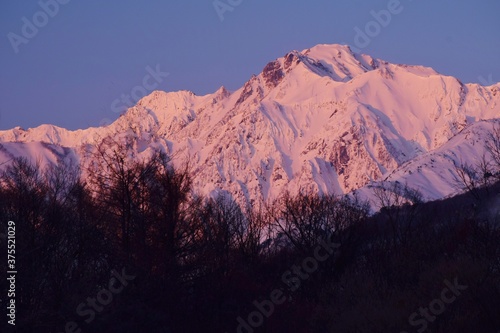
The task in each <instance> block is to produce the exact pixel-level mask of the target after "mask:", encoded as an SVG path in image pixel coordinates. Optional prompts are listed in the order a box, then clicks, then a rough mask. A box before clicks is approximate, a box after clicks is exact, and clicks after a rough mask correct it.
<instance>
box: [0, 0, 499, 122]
mask: <svg viewBox="0 0 500 333" xmlns="http://www.w3.org/2000/svg"><path fill="white" fill-rule="evenodd" d="M49 1H55V0H42V2H49ZM60 1H61V2H67V1H69V2H68V3H67V4H61V5H60V6H59V7H60V8H59V11H58V12H57V13H56V14H55V15H53V16H54V17H50V16H49V15H46V17H47V18H48V20H46V22H44V15H43V14H39V12H40V11H41V10H42V9H41V6H40V4H39V2H38V0H23V1H15V0H3V1H2V2H1V3H0V35H1V42H0V129H8V128H12V127H14V126H21V127H23V128H28V127H35V126H38V125H40V124H44V123H50V124H55V125H58V126H62V127H66V128H70V129H77V128H86V127H89V126H97V125H99V124H100V123H104V122H106V121H109V120H114V119H116V118H117V117H118V115H119V114H118V113H116V112H113V108H112V107H111V105H112V103H113V102H114V101H115V100H116V99H117V98H120V96H121V95H122V94H129V93H130V92H131V91H132V89H133V88H134V87H136V86H142V85H143V79H144V78H145V77H146V76H147V75H148V70H147V69H146V68H147V67H148V66H149V67H150V68H153V69H154V68H155V67H156V66H159V68H160V70H161V71H162V72H168V73H169V75H168V77H164V78H162V82H159V83H158V84H157V85H156V88H157V89H160V90H165V91H177V90H191V91H193V92H194V93H196V94H199V95H202V94H207V93H211V92H214V91H215V90H217V89H218V88H219V87H220V86H222V85H224V86H226V87H227V88H228V89H229V90H235V89H237V88H239V87H240V86H242V85H243V84H244V83H245V81H247V80H248V79H249V77H250V76H251V75H252V74H258V73H259V72H260V71H261V70H262V68H263V67H264V66H265V65H266V63H267V62H269V61H271V60H273V59H275V58H278V57H281V56H283V55H285V53H287V52H288V51H291V50H302V49H305V48H308V47H311V46H314V45H316V44H324V43H326V44H331V43H342V44H350V45H352V46H360V45H361V44H359V42H358V43H357V44H356V41H355V36H356V32H355V27H358V28H360V29H361V30H365V28H366V25H367V23H369V22H370V21H374V17H373V16H372V14H371V13H370V12H371V11H375V12H379V11H380V10H384V9H387V8H388V4H389V3H390V2H391V1H396V0H328V1H326V0H311V1H291V0H288V1H285V0H276V1H273V0H220V1H221V2H222V3H225V4H229V3H233V4H238V3H240V4H239V5H236V6H231V7H232V11H226V12H224V13H223V18H224V20H223V21H221V20H220V17H219V15H218V14H217V12H216V10H215V8H214V5H213V0H146V1H133V0H109V1H97V0H60ZM400 2H401V5H400V8H399V9H401V8H402V9H401V10H400V12H399V13H398V14H393V15H391V16H392V17H391V22H390V23H389V24H386V26H385V27H384V26H381V25H380V24H379V28H380V29H379V30H380V31H379V32H377V31H376V27H374V26H372V27H371V28H372V29H373V30H372V31H371V34H372V35H374V37H370V42H369V44H368V45H366V46H365V45H361V46H362V47H361V48H360V49H361V51H362V52H363V53H367V54H370V55H372V56H374V57H377V58H382V59H384V60H387V61H390V62H394V63H406V64H416V65H425V66H430V67H433V68H434V69H435V70H437V71H438V72H440V73H443V74H446V75H452V76H456V77H458V78H459V79H460V80H462V81H463V82H465V83H468V82H480V81H489V80H492V82H493V81H495V82H497V81H500V19H499V17H500V1H498V0H413V1H412V0H400ZM37 13H38V14H37ZM33 16H35V17H36V19H37V20H38V21H37V22H38V23H39V25H40V26H41V27H40V28H38V33H36V35H34V36H32V37H30V38H26V39H25V40H24V43H22V44H19V45H18V46H17V48H18V53H15V51H14V47H13V46H12V43H11V41H10V39H9V33H11V32H12V33H14V34H17V35H18V36H20V37H22V38H25V37H24V36H23V32H22V28H23V25H24V24H25V22H23V17H26V18H27V20H28V21H29V22H31V23H33V19H34V18H33ZM28 30H29V29H28ZM29 33H30V31H28V36H29ZM31 33H33V32H31ZM12 36H13V35H11V37H12ZM16 40H17V41H19V39H16ZM365 44H366V43H365ZM358 48H359V47H358ZM480 77H482V78H483V79H480ZM152 83H154V81H150V82H149V86H151V84H152Z"/></svg>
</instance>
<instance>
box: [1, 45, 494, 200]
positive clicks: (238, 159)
mask: <svg viewBox="0 0 500 333" xmlns="http://www.w3.org/2000/svg"><path fill="white" fill-rule="evenodd" d="M499 115H500V85H499V84H496V85H492V86H490V87H483V86H480V85H477V84H462V83H461V82H460V81H459V80H457V79H455V78H453V77H449V76H443V75H440V74H438V73H436V72H435V71H434V70H432V69H430V68H425V67H420V66H407V65H396V64H390V63H387V62H385V61H382V60H379V59H373V58H372V57H370V56H368V55H361V54H354V53H353V52H352V51H351V50H350V49H349V48H348V47H347V46H340V45H318V46H315V47H313V48H311V49H307V50H304V51H302V52H298V51H292V52H290V53H288V54H286V55H285V56H284V57H283V58H279V59H277V60H274V61H272V62H270V63H269V64H267V65H266V66H265V67H264V69H263V71H262V73H260V74H259V75H256V76H252V77H251V78H250V80H248V82H246V83H245V85H244V86H243V87H241V88H240V89H238V90H237V91H234V92H229V91H227V90H226V89H225V88H224V87H222V88H220V89H219V90H218V91H216V92H215V93H213V94H210V95H206V96H196V95H194V94H193V93H191V92H188V91H180V92H174V93H166V92H161V91H155V92H153V93H152V94H150V95H149V96H146V97H144V98H143V99H142V100H140V101H139V103H138V104H137V105H136V106H134V107H133V108H130V109H129V110H128V111H127V112H126V113H125V114H123V115H122V116H121V117H120V118H119V119H117V120H116V121H115V122H114V123H112V124H111V125H109V126H106V127H99V128H89V129H85V130H78V131H68V130H66V129H63V128H58V127H55V126H51V125H42V126H40V127H37V128H34V129H28V130H23V129H20V128H15V129H12V130H8V131H2V132H0V141H1V142H2V143H1V145H0V163H2V162H5V161H7V160H9V159H12V158H13V157H16V156H29V157H32V158H33V159H39V160H41V161H42V163H56V162H57V161H58V160H61V159H74V160H77V161H81V162H82V163H83V164H86V163H88V160H87V154H86V152H88V150H89V149H90V150H92V147H93V146H94V145H95V144H96V143H98V142H100V141H101V140H102V139H103V138H105V137H107V136H111V137H114V138H115V139H116V140H120V141H123V142H127V147H128V149H129V150H130V153H129V154H128V156H130V158H140V157H141V156H147V155H148V154H150V153H151V151H152V149H153V148H161V149H162V150H164V151H166V152H167V153H169V154H171V155H172V156H173V159H174V162H175V163H176V164H181V163H184V162H186V161H189V164H190V166H191V167H192V169H193V172H194V173H193V174H194V184H193V185H194V190H195V191H196V192H199V193H201V194H215V193H218V192H228V193H230V194H232V196H233V197H234V198H235V199H236V200H238V201H239V202H245V201H250V202H252V201H255V200H257V201H259V200H266V199H269V198H272V197H275V196H277V195H278V194H279V193H281V192H282V191H283V190H290V191H291V192H297V191H299V190H300V189H308V190H314V191H318V192H320V193H336V194H340V193H348V192H351V191H353V190H357V189H361V192H362V193H363V192H365V193H368V191H369V190H368V189H367V188H365V186H366V185H367V184H369V183H371V182H376V181H381V180H383V179H390V180H399V181H403V182H406V183H408V185H409V186H412V187H415V188H418V189H420V190H421V191H422V192H423V194H424V196H425V197H426V198H430V199H438V198H441V197H444V196H447V195H449V194H451V193H453V192H454V190H455V188H454V186H453V184H452V175H451V174H450V172H448V171H447V170H448V169H450V168H451V166H453V163H454V162H456V161H458V160H460V159H462V160H464V161H471V162H473V161H475V160H477V159H478V157H479V156H481V155H482V154H483V152H484V147H483V143H484V138H483V137H482V135H483V133H484V131H486V130H487V129H489V128H490V127H491V123H492V122H493V121H494V119H495V118H499ZM482 120H485V121H482ZM388 177H389V178H388ZM367 195H368V194H367Z"/></svg>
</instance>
